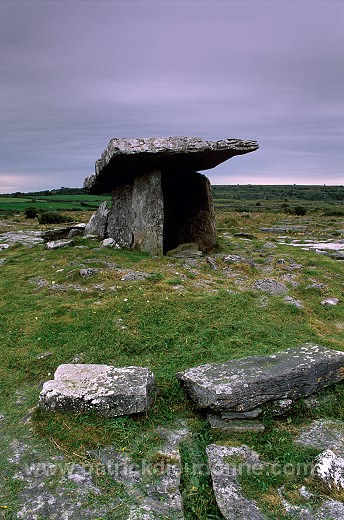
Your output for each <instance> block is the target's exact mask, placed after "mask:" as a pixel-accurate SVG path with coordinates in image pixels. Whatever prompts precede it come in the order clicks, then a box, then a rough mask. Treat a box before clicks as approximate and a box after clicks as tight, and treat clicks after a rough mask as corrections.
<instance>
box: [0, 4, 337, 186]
mask: <svg viewBox="0 0 344 520" xmlns="http://www.w3.org/2000/svg"><path fill="white" fill-rule="evenodd" d="M343 27H344V1H343V0H209V1H208V0H172V1H170V0H147V1H146V0H138V1H136V0H124V1H121V0H0V193H12V192H16V191H22V192H27V191H35V190H44V189H54V188H60V187H61V186H65V187H81V186H82V184H83V180H84V178H85V177H86V176H88V175H90V174H92V173H93V172H94V163H95V161H96V160H97V159H98V158H99V156H100V155H101V153H102V151H103V150H104V148H105V147H106V146H107V144H108V142H109V140H110V139H111V138H113V137H167V136H174V135H185V136H197V137H201V138H204V139H209V140H218V139H225V138H238V139H249V140H251V139H252V140H257V141H258V143H259V145H260V149H259V150H258V151H256V152H254V153H250V154H248V155H244V156H241V157H234V158H233V159H231V160H230V161H227V162H225V163H223V164H222V165H219V166H217V167H216V168H214V169H213V170H208V171H207V172H204V173H205V174H206V175H207V176H208V177H209V178H210V180H211V182H212V183H213V184H327V185H329V184H344V171H343V170H344V169H343V166H344V161H343V151H344V146H343V144H344V143H343V120H344V90H343V85H344V58H343V56H344V52H343V51H344V30H343Z"/></svg>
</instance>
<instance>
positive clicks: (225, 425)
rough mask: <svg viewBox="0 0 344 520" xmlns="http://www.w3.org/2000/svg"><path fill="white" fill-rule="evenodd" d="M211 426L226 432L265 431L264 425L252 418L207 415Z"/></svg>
mask: <svg viewBox="0 0 344 520" xmlns="http://www.w3.org/2000/svg"><path fill="white" fill-rule="evenodd" d="M207 418H208V421H209V424H210V426H211V428H213V429H215V430H221V431H225V432H254V433H256V432H263V431H264V430H265V427H264V425H263V424H262V423H261V422H259V421H254V420H250V419H221V417H219V416H218V415H214V414H208V415H207Z"/></svg>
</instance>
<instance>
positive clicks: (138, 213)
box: [84, 137, 258, 254]
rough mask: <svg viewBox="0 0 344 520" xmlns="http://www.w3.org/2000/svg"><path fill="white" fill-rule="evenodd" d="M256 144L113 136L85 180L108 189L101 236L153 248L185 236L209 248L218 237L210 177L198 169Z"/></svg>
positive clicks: (95, 189) (163, 248) (160, 249)
mask: <svg viewBox="0 0 344 520" xmlns="http://www.w3.org/2000/svg"><path fill="white" fill-rule="evenodd" d="M257 149H258V144H257V142H256V141H242V140H240V139H223V140H221V141H205V140H203V139H200V138H198V137H164V138H153V137H149V138H143V139H111V141H110V142H109V144H108V146H107V148H106V149H105V150H104V152H103V153H102V155H101V157H100V159H98V160H97V161H96V165H95V174H94V175H91V176H90V177H87V178H86V179H85V182H84V187H85V188H86V189H87V191H88V192H89V193H93V194H100V193H109V192H111V193H112V208H111V209H110V210H109V211H108V213H107V214H106V222H105V225H103V226H102V230H101V232H98V234H99V235H101V236H100V238H113V239H114V240H115V242H116V243H117V244H118V245H119V246H120V247H126V248H132V249H136V250H139V251H147V252H149V253H152V254H161V253H164V254H166V252H167V251H169V250H171V249H174V248H176V247H177V246H178V245H180V244H183V243H189V242H197V243H198V246H199V249H200V250H201V251H203V252H207V251H210V250H211V249H212V248H213V247H214V246H215V242H216V236H215V216H214V208H213V203H212V195H211V186H210V182H209V180H208V178H207V177H206V176H205V175H202V174H201V173H199V170H208V169H211V168H214V167H215V166H217V165H218V164H220V163H222V162H224V161H226V160H227V159H230V158H231V157H234V156H235V155H243V154H246V153H249V152H253V151H255V150H257ZM102 218H103V221H104V208H102Z"/></svg>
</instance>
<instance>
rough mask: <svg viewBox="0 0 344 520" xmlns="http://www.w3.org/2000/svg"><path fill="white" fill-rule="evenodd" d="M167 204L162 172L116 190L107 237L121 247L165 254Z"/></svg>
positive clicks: (113, 196) (138, 177) (158, 171)
mask: <svg viewBox="0 0 344 520" xmlns="http://www.w3.org/2000/svg"><path fill="white" fill-rule="evenodd" d="M163 229H164V201H163V193H162V187H161V171H160V170H154V171H150V172H147V173H145V174H144V175H141V176H137V177H135V178H134V180H133V182H131V183H128V184H122V185H119V186H116V187H114V188H113V190H112V208H111V210H110V212H109V216H108V224H107V236H108V237H109V238H113V239H114V240H115V242H116V243H117V244H118V245H119V246H120V247H125V248H131V249H136V250H138V251H147V252H149V253H151V254H155V255H156V254H162V252H163Z"/></svg>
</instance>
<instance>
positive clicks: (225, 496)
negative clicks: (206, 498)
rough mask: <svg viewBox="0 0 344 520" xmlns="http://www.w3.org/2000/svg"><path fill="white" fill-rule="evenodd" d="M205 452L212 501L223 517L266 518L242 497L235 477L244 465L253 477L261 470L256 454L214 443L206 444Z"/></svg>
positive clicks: (228, 519)
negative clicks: (211, 488) (211, 483)
mask: <svg viewBox="0 0 344 520" xmlns="http://www.w3.org/2000/svg"><path fill="white" fill-rule="evenodd" d="M206 452H207V456H208V465H209V470H210V474H211V478H212V481H213V489H214V493H215V498H216V502H217V505H218V506H219V509H220V511H221V513H222V514H223V516H224V518H226V520H238V519H239V518H242V519H250V520H264V519H265V518H267V517H266V516H265V515H264V514H263V513H262V512H261V511H260V509H259V508H258V506H257V504H256V503H255V502H254V501H253V500H249V499H247V498H246V497H245V496H244V494H243V492H242V490H241V486H240V483H239V475H240V473H241V472H242V469H243V467H244V466H245V467H246V468H247V470H248V471H252V472H253V473H254V474H257V472H259V471H261V469H262V468H263V467H264V465H263V463H262V462H260V460H259V456H258V454H257V453H255V452H254V451H252V450H250V448H249V447H248V446H240V447H228V446H220V445H218V444H210V445H209V446H207V448H206ZM258 474H259V473H258Z"/></svg>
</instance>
